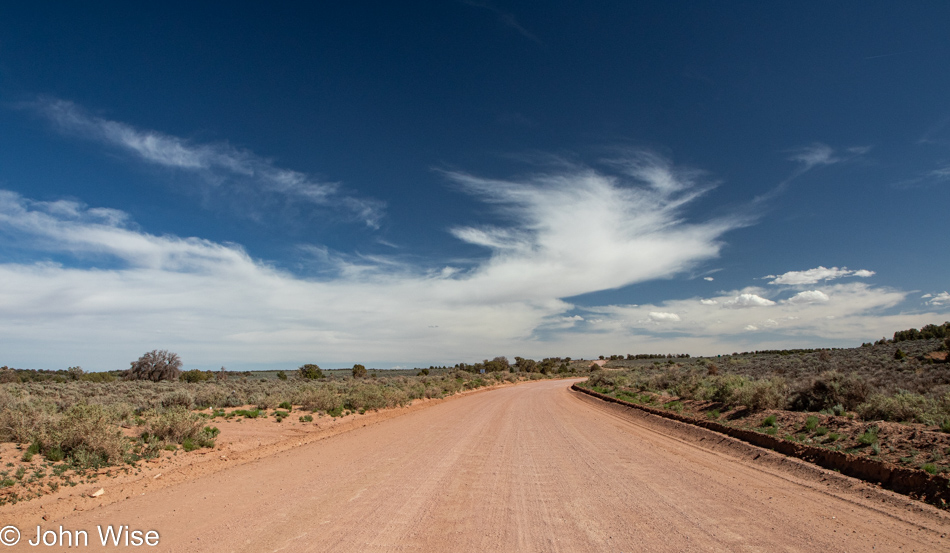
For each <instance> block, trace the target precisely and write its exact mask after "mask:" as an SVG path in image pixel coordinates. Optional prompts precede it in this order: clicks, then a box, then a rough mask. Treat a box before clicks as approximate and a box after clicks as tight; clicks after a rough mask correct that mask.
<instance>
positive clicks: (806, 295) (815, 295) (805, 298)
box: [788, 290, 831, 303]
mask: <svg viewBox="0 0 950 553" xmlns="http://www.w3.org/2000/svg"><path fill="white" fill-rule="evenodd" d="M830 299H831V298H829V297H828V294H825V293H824V292H822V291H821V290H806V291H804V292H799V293H797V294H795V295H794V296H792V297H791V298H789V299H788V303H822V302H826V301H829V300H830Z"/></svg>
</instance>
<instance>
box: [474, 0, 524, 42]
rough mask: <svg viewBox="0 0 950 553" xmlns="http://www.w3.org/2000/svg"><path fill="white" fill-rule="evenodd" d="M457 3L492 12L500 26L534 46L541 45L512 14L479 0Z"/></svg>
mask: <svg viewBox="0 0 950 553" xmlns="http://www.w3.org/2000/svg"><path fill="white" fill-rule="evenodd" d="M459 1H460V2H461V3H462V4H465V5H467V6H472V7H473V8H481V9H483V10H488V11H490V12H492V13H493V14H495V16H496V17H497V18H498V21H500V22H501V24H502V25H504V26H506V27H508V28H510V29H513V30H514V31H515V32H516V33H518V34H519V35H521V36H523V37H525V38H526V39H528V40H530V41H532V42H534V43H536V44H542V42H541V39H539V38H538V37H537V36H536V35H535V34H534V33H532V32H531V31H529V30H528V29H525V28H524V27H523V26H522V25H521V23H519V22H518V18H516V17H515V15H514V14H513V13H510V12H506V11H503V10H501V9H500V8H498V7H497V6H495V5H494V4H491V3H489V2H483V1H480V0H459Z"/></svg>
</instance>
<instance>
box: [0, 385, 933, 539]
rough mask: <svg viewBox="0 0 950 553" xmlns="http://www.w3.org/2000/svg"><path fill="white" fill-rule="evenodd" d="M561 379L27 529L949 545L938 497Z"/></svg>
mask: <svg viewBox="0 0 950 553" xmlns="http://www.w3.org/2000/svg"><path fill="white" fill-rule="evenodd" d="M569 386H570V382H569V381H539V382H536V383H531V384H525V385H520V386H513V387H507V388H501V389H498V390H494V391H489V392H485V393H480V394H474V395H471V396H468V397H462V398H458V399H454V400H452V401H446V402H444V403H440V404H437V405H433V406H431V407H427V408H425V409H419V410H416V411H414V412H411V413H408V414H405V415H403V416H400V417H396V418H390V419H387V420H381V421H379V422H378V423H376V424H370V425H367V426H365V427H358V428H355V429H353V430H351V431H348V432H345V433H340V434H337V435H335V436H332V437H329V438H326V439H323V440H320V441H314V442H311V443H303V444H301V445H300V446H295V447H293V448H292V449H287V450H284V451H279V452H275V453H274V454H272V455H267V456H262V457H260V458H259V459H256V460H253V461H249V462H247V463H244V464H240V465H237V466H233V467H228V468H226V469H223V470H219V471H217V472H214V473H212V474H205V475H196V477H195V478H193V479H189V480H185V481H182V482H177V483H174V484H173V485H168V486H166V487H164V488H163V489H160V490H158V491H154V492H152V491H149V492H147V493H146V494H145V495H130V496H129V499H121V500H119V501H117V502H114V503H112V504H107V505H103V506H102V507H95V508H91V509H90V510H86V511H75V512H70V513H67V514H60V515H57V516H54V517H49V518H50V520H46V521H44V520H36V521H27V520H23V521H20V523H21V524H24V525H26V526H31V525H32V526H33V527H31V528H30V529H29V530H28V531H24V540H25V539H26V538H30V537H32V536H34V535H35V525H36V524H41V525H43V527H44V529H47V528H48V529H58V527H59V526H60V525H62V526H63V527H64V528H66V529H69V530H76V529H85V530H88V531H89V536H90V540H89V545H90V547H89V548H88V549H89V550H95V549H97V548H96V547H93V546H94V545H98V537H97V536H96V526H97V525H104V524H112V525H119V524H123V525H129V526H130V527H132V528H133V529H136V528H138V529H144V530H156V531H158V532H159V533H160V535H161V540H160V544H159V546H157V547H155V548H146V549H151V550H160V551H255V552H256V551H344V552H345V551H440V552H441V551H565V552H568V551H570V552H584V551H739V550H742V551H746V550H760V551H871V550H877V551H895V550H899V549H901V550H903V551H946V550H947V549H948V548H950V539H948V538H947V537H946V536H947V534H946V532H948V531H950V517H948V515H947V514H945V513H942V512H939V511H937V510H936V509H932V508H930V507H928V506H926V505H923V506H919V507H918V506H913V505H910V506H908V505H905V504H902V503H900V502H899V501H887V500H886V494H888V493H889V492H882V491H878V490H872V489H871V488H870V487H869V486H866V485H863V484H848V483H847V481H846V480H844V479H843V477H840V476H836V475H834V474H833V473H829V475H828V476H829V478H828V479H827V481H824V482H823V481H821V479H820V478H816V473H814V472H808V471H804V472H796V471H794V470H789V469H788V468H787V467H783V466H782V465H781V463H763V462H761V461H760V460H756V459H753V458H752V456H749V455H748V451H747V450H744V449H741V448H740V449H735V450H732V449H730V448H728V447H722V446H720V447H716V448H706V447H703V442H702V441H699V440H696V441H694V440H690V439H688V438H684V437H683V436H678V435H677V434H676V433H675V432H671V431H670V430H669V429H666V428H664V426H663V424H660V423H655V422H654V421H652V420H650V419H648V418H644V417H639V418H637V417H630V416H627V415H626V414H625V413H622V412H618V411H617V410H616V409H615V408H612V407H610V406H608V405H604V404H602V403H597V400H594V399H593V398H589V397H588V398H584V397H579V394H577V393H576V392H571V391H570V390H569ZM813 470H816V471H820V470H821V469H813ZM842 482H844V483H842ZM882 494H884V495H883V496H882ZM882 498H883V499H882ZM90 507H94V506H93V505H90ZM5 524H6V523H5ZM37 549H39V548H33V547H29V546H26V545H25V542H24V543H21V544H20V545H18V546H16V547H14V548H12V549H11V550H23V551H28V550H37ZM115 549H116V548H114V547H109V550H115ZM118 549H121V547H120V548H118ZM136 549H142V548H136Z"/></svg>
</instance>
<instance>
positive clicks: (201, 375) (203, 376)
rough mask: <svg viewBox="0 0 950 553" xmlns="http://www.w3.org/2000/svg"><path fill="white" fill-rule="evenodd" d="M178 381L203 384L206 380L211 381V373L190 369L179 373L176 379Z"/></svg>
mask: <svg viewBox="0 0 950 553" xmlns="http://www.w3.org/2000/svg"><path fill="white" fill-rule="evenodd" d="M178 380H180V381H182V382H189V383H192V384H194V383H196V382H204V381H206V380H211V373H210V372H209V371H199V370H198V369H192V370H190V371H185V372H183V373H181V375H180V376H179V377H178Z"/></svg>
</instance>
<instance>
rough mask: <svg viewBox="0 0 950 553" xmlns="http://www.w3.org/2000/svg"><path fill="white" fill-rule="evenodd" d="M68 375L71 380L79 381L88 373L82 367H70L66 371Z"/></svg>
mask: <svg viewBox="0 0 950 553" xmlns="http://www.w3.org/2000/svg"><path fill="white" fill-rule="evenodd" d="M66 374H67V376H69V379H70V380H79V379H80V378H82V375H84V374H86V371H84V370H82V367H69V368H68V369H66Z"/></svg>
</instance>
